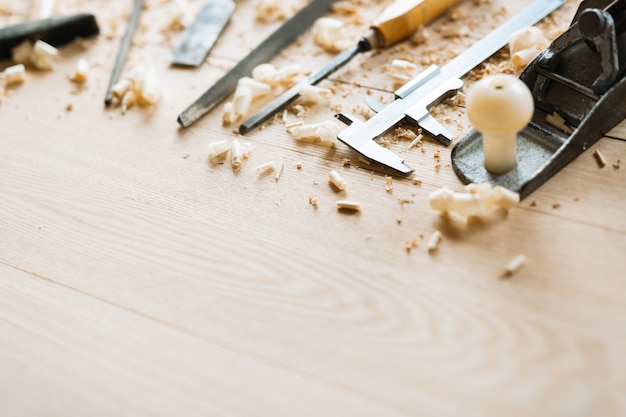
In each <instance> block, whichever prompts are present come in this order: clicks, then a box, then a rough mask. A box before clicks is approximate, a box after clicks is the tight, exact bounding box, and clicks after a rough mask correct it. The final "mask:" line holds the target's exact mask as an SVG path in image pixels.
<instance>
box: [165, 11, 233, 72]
mask: <svg viewBox="0 0 626 417" xmlns="http://www.w3.org/2000/svg"><path fill="white" fill-rule="evenodd" d="M234 11H235V3H234V2H233V1H232V0H212V1H210V2H208V3H206V4H205V5H204V6H202V8H201V9H200V12H199V13H198V16H197V17H196V19H195V20H194V21H193V23H192V24H191V25H190V26H189V27H188V28H187V29H186V30H185V31H184V32H183V34H182V35H181V37H180V39H179V40H178V42H177V43H176V46H175V47H174V50H173V51H172V55H171V57H170V62H171V63H172V64H174V65H183V66H188V67H197V66H199V65H200V64H202V63H203V62H204V60H205V59H206V57H207V55H208V54H209V51H210V50H211V49H212V48H213V45H215V42H216V41H217V38H218V37H219V36H220V33H222V30H223V29H224V27H225V26H226V24H227V23H228V21H229V20H230V17H231V16H232V14H233V12H234Z"/></svg>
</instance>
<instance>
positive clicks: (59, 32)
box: [0, 13, 100, 59]
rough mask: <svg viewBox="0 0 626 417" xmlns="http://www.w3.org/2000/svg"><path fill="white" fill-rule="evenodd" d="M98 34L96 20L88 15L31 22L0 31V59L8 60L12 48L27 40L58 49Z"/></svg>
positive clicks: (98, 29)
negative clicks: (78, 39)
mask: <svg viewBox="0 0 626 417" xmlns="http://www.w3.org/2000/svg"><path fill="white" fill-rule="evenodd" d="M99 33H100V28H99V27H98V23H97V22H96V18H95V17H94V16H93V15H92V14H88V13H80V14H74V15H69V16H54V17H50V18H47V19H40V20H31V21H28V22H24V23H20V24H18V25H14V26H9V27H6V28H3V29H0V59H10V58H11V55H12V50H13V48H15V47H16V46H17V45H19V44H20V43H22V42H24V41H25V40H28V39H31V40H38V39H40V40H42V41H44V42H46V43H49V44H50V45H52V46H55V47H58V46H63V45H66V44H68V43H70V42H72V41H74V40H75V39H76V38H89V37H92V36H96V35H97V34H99Z"/></svg>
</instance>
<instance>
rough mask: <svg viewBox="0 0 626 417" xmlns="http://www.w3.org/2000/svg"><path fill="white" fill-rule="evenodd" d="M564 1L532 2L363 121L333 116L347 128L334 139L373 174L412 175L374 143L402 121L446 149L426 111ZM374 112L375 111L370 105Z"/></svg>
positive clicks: (445, 138)
mask: <svg viewBox="0 0 626 417" xmlns="http://www.w3.org/2000/svg"><path fill="white" fill-rule="evenodd" d="M565 1H566V0H536V1H535V2H534V3H533V4H531V5H530V6H528V7H526V8H525V9H524V10H522V11H521V12H520V13H518V14H516V15H515V16H513V17H512V18H511V19H509V20H508V21H506V22H505V23H503V24H501V25H500V26H499V27H498V28H496V29H495V30H493V31H492V32H490V33H489V34H488V35H487V36H485V37H483V38H482V39H481V40H479V41H477V42H476V43H475V44H474V45H473V46H471V47H470V48H468V49H467V50H465V51H464V52H462V53H461V54H459V55H458V56H457V57H456V58H454V59H453V60H452V61H450V62H449V63H448V64H446V65H445V66H443V67H441V68H439V67H437V66H432V67H430V68H428V69H427V70H425V71H424V72H422V73H421V74H420V75H419V76H417V77H416V78H414V79H413V80H411V81H410V82H408V83H407V84H406V85H404V86H403V87H401V88H400V89H398V90H397V91H396V92H395V100H394V101H392V102H390V103H389V104H387V105H385V106H384V107H383V108H382V109H380V111H379V112H378V113H377V114H376V115H374V116H373V117H371V118H370V119H369V120H367V121H366V122H363V121H360V120H358V119H356V118H354V117H352V116H350V115H347V114H344V113H341V114H338V115H337V116H336V117H337V118H338V119H339V120H341V121H342V122H343V123H345V124H346V125H348V127H347V128H346V129H344V130H343V131H342V132H340V133H339V135H338V139H339V140H340V141H341V142H343V143H345V144H346V145H348V146H349V147H351V148H352V149H354V150H355V151H357V152H358V153H359V154H361V155H362V156H363V157H365V159H366V160H367V161H368V162H369V163H370V164H371V165H370V166H371V167H372V168H374V169H379V170H382V171H385V172H390V173H392V174H396V175H406V174H409V173H410V172H412V171H413V170H412V169H411V168H410V167H409V166H407V165H406V164H405V163H404V161H403V160H402V158H400V157H399V156H398V155H396V154H394V153H393V152H391V151H390V150H388V149H386V148H384V147H382V146H380V145H379V144H378V143H376V141H375V140H374V139H376V138H378V137H380V136H381V135H383V134H384V133H385V132H387V131H389V130H390V129H392V128H393V127H394V126H396V125H397V124H399V123H400V122H402V121H406V122H408V123H410V124H412V125H415V126H419V127H421V128H422V129H423V130H424V131H426V132H427V133H429V134H431V135H432V136H433V137H434V138H435V139H436V140H438V141H439V142H441V143H442V144H444V145H446V146H448V145H449V144H450V143H451V142H452V135H451V134H450V132H448V131H447V130H446V129H445V128H444V127H443V126H442V125H441V124H440V123H439V122H438V121H437V120H435V118H434V117H432V116H431V115H430V113H429V109H430V108H431V107H432V106H434V105H436V104H438V103H439V102H441V101H442V100H443V99H445V98H446V97H448V96H449V95H451V94H454V93H455V92H456V91H458V90H459V89H460V88H461V87H462V86H463V81H462V80H461V78H460V77H462V76H463V75H465V74H466V73H467V72H469V71H470V70H471V69H473V68H474V67H476V66H477V65H479V64H480V63H481V62H483V61H484V60H486V59H487V58H489V57H490V56H491V55H493V54H494V53H495V52H497V51H498V50H499V49H500V48H502V47H503V46H505V45H506V44H507V43H508V40H509V37H510V36H511V35H512V34H513V33H514V32H516V31H517V30H519V29H522V28H524V27H527V26H532V25H533V24H535V23H536V22H538V21H539V20H541V19H542V18H543V17H545V16H546V15H548V14H549V13H550V12H552V11H553V10H555V9H556V8H557V7H559V6H561V5H562V4H563V3H565ZM370 107H372V109H373V110H374V111H377V110H379V109H377V108H375V107H376V106H373V105H371V104H370Z"/></svg>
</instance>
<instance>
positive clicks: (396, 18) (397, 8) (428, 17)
mask: <svg viewBox="0 0 626 417" xmlns="http://www.w3.org/2000/svg"><path fill="white" fill-rule="evenodd" d="M459 1H460V0H396V1H395V2H394V3H392V4H391V5H390V6H388V7H387V8H386V9H384V10H383V12H382V13H381V14H380V15H379V16H378V18H377V19H376V20H375V21H374V23H373V24H372V26H371V27H370V29H369V30H368V32H367V33H366V34H365V35H364V36H363V37H361V39H360V40H359V41H358V42H357V44H356V45H355V46H354V47H352V48H351V49H348V50H346V51H344V52H342V53H340V54H339V55H337V56H336V57H335V58H334V59H333V60H332V61H330V62H329V63H328V64H327V65H326V66H325V67H323V68H322V69H321V70H319V71H318V72H316V73H315V74H313V75H311V76H309V77H308V78H307V79H306V80H304V81H301V82H299V83H298V84H296V85H294V86H293V87H291V88H290V89H289V90H287V91H286V92H284V93H283V94H282V95H280V96H279V97H278V98H276V99H275V100H273V101H272V102H271V103H269V104H268V105H267V106H265V107H264V108H262V109H261V110H259V112H257V113H256V114H255V115H253V116H252V117H250V118H249V119H248V120H246V121H245V122H243V124H242V125H241V126H239V133H240V134H242V135H245V134H246V133H248V132H250V131H251V130H253V129H255V128H257V127H258V126H260V125H261V124H262V123H263V122H265V121H266V120H268V119H269V118H270V117H272V116H273V115H274V114H275V113H276V112H277V111H279V110H281V109H282V108H283V107H285V106H287V105H288V104H289V103H291V102H293V101H294V100H295V99H296V98H298V96H299V95H300V91H301V90H302V87H303V86H305V85H315V84H317V83H319V82H320V81H321V80H323V79H324V78H326V77H328V76H329V75H330V74H332V73H333V72H335V71H336V70H338V69H339V68H341V67H342V66H344V65H345V64H346V63H348V62H349V61H350V60H351V59H352V58H354V57H355V56H356V55H358V54H360V53H362V52H367V51H370V50H372V49H379V48H386V47H389V46H391V45H393V44H395V43H397V42H400V41H401V40H403V39H406V38H407V37H409V36H410V35H412V34H413V33H414V32H415V31H417V29H418V28H420V27H421V26H423V25H425V24H428V23H430V22H431V21H433V20H435V19H436V18H437V17H439V16H440V15H441V14H442V13H443V12H444V11H446V10H448V9H449V8H450V7H452V6H454V5H455V4H457V3H458V2H459Z"/></svg>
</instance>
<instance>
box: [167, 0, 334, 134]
mask: <svg viewBox="0 0 626 417" xmlns="http://www.w3.org/2000/svg"><path fill="white" fill-rule="evenodd" d="M335 1H337V0H312V1H311V2H310V3H309V4H307V5H306V6H304V7H303V8H302V9H300V11H298V13H296V14H295V15H294V16H293V17H292V18H291V19H289V20H288V21H286V22H285V23H284V24H283V25H282V26H281V27H279V28H278V29H277V30H276V31H275V32H274V33H272V34H271V35H270V36H269V37H268V38H267V39H265V40H264V41H263V42H261V44H259V45H258V46H257V47H256V48H254V49H253V50H252V51H251V52H250V53H249V54H248V55H247V56H246V57H245V58H244V59H242V60H241V61H239V63H238V64H237V65H235V67H234V68H233V69H231V70H230V71H228V72H227V73H226V75H224V76H223V77H222V78H220V79H219V80H218V81H217V82H216V83H215V84H213V86H212V87H211V88H209V89H208V90H207V91H206V92H205V93H204V94H202V96H200V97H199V98H198V99H197V100H196V101H195V102H193V103H192V104H191V105H190V106H189V107H188V108H187V109H185V110H184V111H183V112H182V113H181V114H180V115H179V116H178V120H177V121H178V123H179V124H180V125H181V126H182V127H188V126H190V125H192V124H193V123H195V122H196V121H197V120H198V119H200V118H201V117H202V116H204V115H205V114H207V113H208V112H209V111H211V109H213V108H214V107H215V106H217V105H218V104H219V103H220V102H221V101H222V100H224V99H225V98H226V97H228V96H229V95H230V94H232V93H233V92H234V91H235V87H236V86H237V81H239V79H240V78H241V77H243V76H246V75H250V74H251V73H252V69H253V68H254V67H256V66H257V65H259V64H264V63H266V62H268V61H270V60H271V59H272V58H273V57H275V56H276V55H277V54H278V53H279V52H280V51H282V50H283V49H284V48H286V47H287V46H288V45H290V44H291V43H292V42H293V41H295V40H296V38H297V37H298V36H300V35H301V34H302V33H304V32H305V31H306V30H307V29H308V28H309V27H310V26H311V25H312V24H313V22H315V20H317V18H318V17H320V16H323V15H324V14H326V13H327V12H328V11H329V10H330V6H331V4H333V3H334V2H335Z"/></svg>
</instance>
